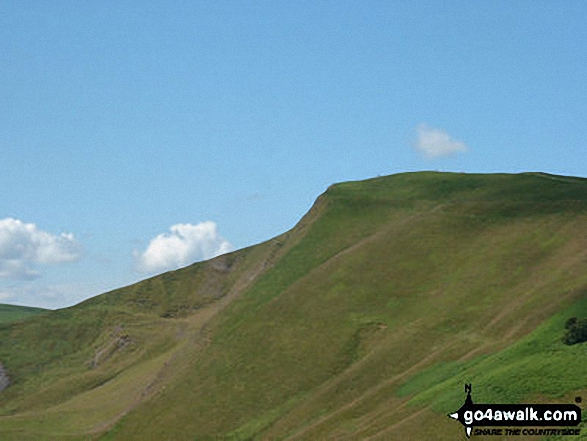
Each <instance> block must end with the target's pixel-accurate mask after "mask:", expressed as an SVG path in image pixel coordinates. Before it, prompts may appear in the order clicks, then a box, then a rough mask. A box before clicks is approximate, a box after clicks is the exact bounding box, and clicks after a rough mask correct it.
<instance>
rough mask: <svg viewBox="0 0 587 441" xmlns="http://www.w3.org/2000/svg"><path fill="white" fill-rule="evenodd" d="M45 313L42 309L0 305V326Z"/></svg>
mask: <svg viewBox="0 0 587 441" xmlns="http://www.w3.org/2000/svg"><path fill="white" fill-rule="evenodd" d="M45 311H46V310H45V309H42V308H30V307H28V306H16V305H3V304H0V324H3V323H10V322H15V321H17V320H22V319H25V318H27V317H31V316H33V315H37V314H41V313H42V312H45Z"/></svg>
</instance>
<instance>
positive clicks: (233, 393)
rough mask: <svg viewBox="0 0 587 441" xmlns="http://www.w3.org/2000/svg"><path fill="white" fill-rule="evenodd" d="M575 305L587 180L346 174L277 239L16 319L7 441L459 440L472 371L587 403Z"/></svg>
mask: <svg viewBox="0 0 587 441" xmlns="http://www.w3.org/2000/svg"><path fill="white" fill-rule="evenodd" d="M284 198H287V195H284ZM570 317H577V318H586V317H587V180H586V179H581V178H573V177H564V176H554V175H547V174H543V173H523V174H517V175H511V174H490V175H485V174H459V173H435V172H421V173H403V174H398V175H393V176H387V177H380V178H376V179H370V180H366V181H360V182H346V183H341V184H336V185H333V186H331V187H330V188H328V190H327V191H326V192H325V193H324V194H322V195H321V196H320V197H319V198H318V200H317V201H316V203H315V204H314V206H313V207H312V209H311V210H310V211H309V212H308V213H307V214H306V215H305V216H304V217H303V218H302V219H301V220H300V222H299V223H298V224H297V225H296V226H295V227H294V228H293V229H292V230H291V231H288V232H287V233H285V234H283V235H281V236H279V237H276V238H274V239H271V240H269V241H267V242H264V243H262V244H259V245H256V246H253V247H249V248H246V249H242V250H238V251H235V252H232V253H229V254H226V255H224V256H220V257H217V258H215V259H212V260H209V261H206V262H200V263H196V264H194V265H191V266H188V267H186V268H183V269H180V270H177V271H172V272H168V273H165V274H162V275H159V276H156V277H153V278H150V279H147V280H144V281H142V282H139V283H137V284H135V285H132V286H129V287H126V288H122V289H119V290H115V291H112V292H109V293H105V294H102V295H100V296H97V297H94V298H92V299H89V300H87V301H85V302H82V303H80V304H78V305H76V306H74V307H71V308H66V309H62V310H57V311H49V312H47V313H45V314H41V315H39V316H37V317H32V318H30V319H28V320H25V321H18V322H14V323H11V324H8V325H6V324H4V325H1V326H0V363H2V364H3V365H4V367H5V368H6V370H7V372H8V374H9V376H10V379H11V382H12V383H11V385H10V386H9V387H7V388H6V389H5V390H4V391H3V392H1V393H0V439H3V440H4V439H7V440H12V439H14V440H39V439H51V440H78V439H79V440H82V439H84V440H85V439H88V438H89V439H94V440H96V439H100V440H135V439H136V440H162V439H173V440H194V439H196V440H328V439H336V440H366V439H370V440H395V439H398V440H410V439H414V440H455V439H463V437H464V435H463V430H462V427H461V425H460V424H459V423H458V422H455V421H453V420H451V419H449V418H448V417H447V416H446V414H447V413H448V412H452V411H455V410H456V409H458V408H459V407H460V406H461V405H462V403H463V399H464V393H463V384H464V383H465V382H467V383H472V384H473V391H474V398H475V401H477V402H487V403H491V402H499V403H519V402H533V401H539V402H564V403H569V402H574V397H575V396H583V397H585V392H586V391H587V363H585V348H586V347H587V346H585V344H575V345H566V344H564V343H563V342H562V338H563V336H564V335H565V331H566V330H565V323H567V321H568V319H569V318H570ZM479 439H483V438H481V437H480V438H479ZM491 439H492V440H499V439H505V438H500V437H498V436H493V437H491ZM519 439H520V440H521V439H524V437H519ZM527 439H529V438H527ZM531 439H533V440H536V439H540V438H538V437H532V438H531ZM575 439H585V438H580V437H575Z"/></svg>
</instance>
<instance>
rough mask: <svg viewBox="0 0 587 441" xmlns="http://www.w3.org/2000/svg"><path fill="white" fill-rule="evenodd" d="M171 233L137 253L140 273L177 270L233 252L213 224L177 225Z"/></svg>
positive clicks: (159, 236)
mask: <svg viewBox="0 0 587 441" xmlns="http://www.w3.org/2000/svg"><path fill="white" fill-rule="evenodd" d="M169 231H170V233H163V234H159V235H158V236H157V237H155V238H154V239H152V240H151V241H150V242H149V246H148V247H147V249H146V250H145V251H143V252H140V251H136V250H135V252H134V256H135V259H136V268H137V270H138V271H139V272H141V273H151V274H152V273H157V272H162V271H167V270H172V269H177V268H180V267H182V266H186V265H189V264H191V263H194V262H197V261H199V260H206V259H211V258H212V257H216V256H219V255H220V254H224V253H227V252H229V251H232V250H233V247H232V245H231V244H230V242H228V241H227V240H226V239H224V238H223V237H221V236H220V235H219V234H218V227H217V225H216V224H215V223H214V222H212V221H207V222H201V223H199V224H197V225H192V224H177V225H173V226H171V227H170V228H169Z"/></svg>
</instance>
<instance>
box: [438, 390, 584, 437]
mask: <svg viewBox="0 0 587 441" xmlns="http://www.w3.org/2000/svg"><path fill="white" fill-rule="evenodd" d="M465 392H467V398H466V399H465V404H463V405H462V406H461V408H460V409H459V410H457V411H456V412H454V413H451V414H449V415H448V416H449V417H451V418H453V419H455V420H458V421H459V422H460V423H461V424H462V425H463V426H465V432H466V434H467V438H470V437H471V434H473V435H507V436H516V435H524V436H528V435H537V436H545V435H558V436H561V435H579V434H580V433H581V429H576V428H569V429H542V428H536V427H550V426H559V427H560V426H577V425H578V424H579V423H580V422H581V409H580V408H579V406H576V405H574V404H475V403H473V399H472V398H471V385H470V384H465ZM577 402H579V399H577ZM495 426H510V427H509V428H506V429H503V428H499V429H475V427H495ZM511 426H514V427H511ZM515 426H533V427H532V428H524V429H522V428H517V427H515Z"/></svg>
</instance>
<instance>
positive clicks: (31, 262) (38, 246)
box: [0, 218, 82, 280]
mask: <svg viewBox="0 0 587 441" xmlns="http://www.w3.org/2000/svg"><path fill="white" fill-rule="evenodd" d="M81 254H82V246H81V244H80V243H79V242H78V241H77V240H76V239H75V237H74V236H73V234H71V233H61V234H59V235H54V234H51V233H48V232H46V231H43V230H40V229H38V228H37V226H36V225H35V224H27V223H24V222H22V221H20V220H18V219H13V218H6V219H0V278H2V279H20V280H23V279H24V280H26V279H34V278H36V277H38V276H39V275H40V273H39V271H38V270H37V266H38V265H52V264H59V263H64V262H72V261H75V260H77V259H79V258H80V257H81Z"/></svg>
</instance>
